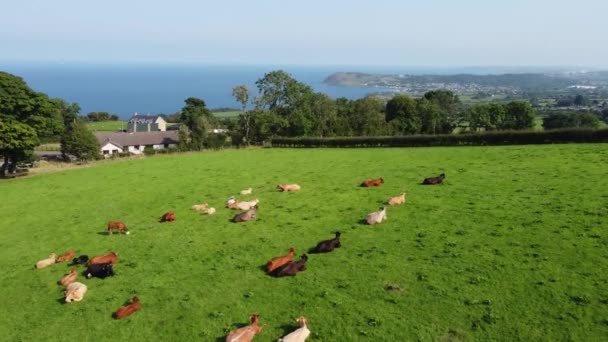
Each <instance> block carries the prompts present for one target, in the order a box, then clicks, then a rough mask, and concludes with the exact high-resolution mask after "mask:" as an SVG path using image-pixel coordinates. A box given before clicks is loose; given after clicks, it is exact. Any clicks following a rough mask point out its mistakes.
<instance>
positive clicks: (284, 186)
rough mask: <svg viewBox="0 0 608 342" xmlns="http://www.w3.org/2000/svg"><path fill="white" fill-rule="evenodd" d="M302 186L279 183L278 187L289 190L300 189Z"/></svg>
mask: <svg viewBox="0 0 608 342" xmlns="http://www.w3.org/2000/svg"><path fill="white" fill-rule="evenodd" d="M301 188H302V187H301V186H299V185H298V184H279V185H277V189H280V190H281V191H282V192H289V191H300V189H301Z"/></svg>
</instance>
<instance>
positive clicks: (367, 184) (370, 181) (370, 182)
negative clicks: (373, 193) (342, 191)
mask: <svg viewBox="0 0 608 342" xmlns="http://www.w3.org/2000/svg"><path fill="white" fill-rule="evenodd" d="M382 184H384V179H382V178H378V179H368V180H366V181H364V182H363V183H361V186H362V187H364V188H371V187H372V186H380V185H382Z"/></svg>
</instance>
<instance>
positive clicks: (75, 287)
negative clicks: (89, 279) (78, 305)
mask: <svg viewBox="0 0 608 342" xmlns="http://www.w3.org/2000/svg"><path fill="white" fill-rule="evenodd" d="M86 292H87V286H86V285H85V284H83V283H79V282H73V283H71V284H69V285H68V287H67V288H66V289H65V292H64V294H65V301H66V303H71V302H80V301H81V300H82V298H84V294H85V293H86Z"/></svg>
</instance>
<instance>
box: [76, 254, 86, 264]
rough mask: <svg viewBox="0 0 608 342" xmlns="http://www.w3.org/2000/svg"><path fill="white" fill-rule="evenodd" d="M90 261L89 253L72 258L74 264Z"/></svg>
mask: <svg viewBox="0 0 608 342" xmlns="http://www.w3.org/2000/svg"><path fill="white" fill-rule="evenodd" d="M88 261H89V256H88V255H81V256H79V257H78V258H74V259H72V265H84V264H86V263H87V262H88Z"/></svg>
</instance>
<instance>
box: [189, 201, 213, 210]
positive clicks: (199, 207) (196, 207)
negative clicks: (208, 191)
mask: <svg viewBox="0 0 608 342" xmlns="http://www.w3.org/2000/svg"><path fill="white" fill-rule="evenodd" d="M208 206H209V204H208V203H207V202H204V203H203V204H195V205H193V206H192V210H196V211H204V210H205V209H207V207H208Z"/></svg>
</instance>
